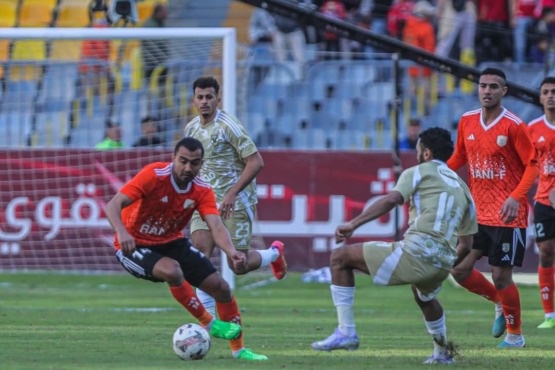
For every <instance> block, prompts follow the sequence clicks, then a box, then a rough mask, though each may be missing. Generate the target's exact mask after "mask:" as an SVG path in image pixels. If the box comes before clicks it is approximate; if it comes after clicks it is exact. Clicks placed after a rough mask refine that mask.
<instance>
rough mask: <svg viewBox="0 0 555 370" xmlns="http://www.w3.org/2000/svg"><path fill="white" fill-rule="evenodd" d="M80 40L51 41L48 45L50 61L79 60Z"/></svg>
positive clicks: (81, 42)
mask: <svg viewBox="0 0 555 370" xmlns="http://www.w3.org/2000/svg"><path fill="white" fill-rule="evenodd" d="M82 47H83V41H82V40H53V41H52V42H51V43H50V57H49V59H51V60H58V61H73V62H77V61H79V60H80V59H81V48H82Z"/></svg>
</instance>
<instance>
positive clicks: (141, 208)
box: [114, 162, 219, 249]
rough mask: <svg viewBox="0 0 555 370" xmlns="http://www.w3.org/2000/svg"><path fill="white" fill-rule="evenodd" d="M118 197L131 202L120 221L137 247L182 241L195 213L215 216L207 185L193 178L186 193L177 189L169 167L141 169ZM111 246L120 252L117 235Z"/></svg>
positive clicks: (214, 207)
mask: <svg viewBox="0 0 555 370" xmlns="http://www.w3.org/2000/svg"><path fill="white" fill-rule="evenodd" d="M120 193H122V194H125V195H126V196H128V197H129V198H131V200H132V201H133V203H131V204H130V205H129V206H127V207H125V208H124V209H123V210H122V212H121V219H122V221H123V224H124V225H125V228H126V229H127V231H128V232H129V234H131V236H133V238H135V242H136V243H137V245H144V246H149V245H157V244H165V243H169V242H171V241H172V240H175V239H178V238H182V237H183V236H184V235H183V229H184V228H185V226H187V224H188V223H189V221H190V220H191V217H192V215H193V212H194V211H195V210H198V211H199V213H200V214H201V216H204V215H208V214H214V215H219V212H218V208H217V206H216V197H215V196H214V192H213V191H212V188H211V187H210V185H208V184H207V183H205V182H204V181H202V180H201V179H200V178H199V177H196V178H195V179H194V180H193V181H192V182H191V183H189V186H188V187H187V189H184V190H182V189H179V188H178V187H177V185H176V184H175V181H174V179H173V177H172V164H171V163H164V162H158V163H152V164H150V165H147V166H145V167H144V168H143V169H142V170H141V171H140V172H139V173H138V174H137V175H136V176H135V177H134V178H133V179H131V181H129V182H128V183H127V184H125V185H124V186H123V188H121V190H120ZM114 246H115V247H116V249H119V248H120V246H119V242H118V240H117V235H116V238H115V241H114Z"/></svg>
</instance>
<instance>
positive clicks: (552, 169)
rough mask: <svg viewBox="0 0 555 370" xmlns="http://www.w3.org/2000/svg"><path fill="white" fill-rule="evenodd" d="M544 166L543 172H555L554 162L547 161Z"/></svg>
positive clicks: (547, 173)
mask: <svg viewBox="0 0 555 370" xmlns="http://www.w3.org/2000/svg"><path fill="white" fill-rule="evenodd" d="M542 167H543V173H544V174H546V175H551V174H552V173H555V165H554V164H552V163H546V164H544V165H543V166H542Z"/></svg>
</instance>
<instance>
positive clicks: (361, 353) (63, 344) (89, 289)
mask: <svg viewBox="0 0 555 370" xmlns="http://www.w3.org/2000/svg"><path fill="white" fill-rule="evenodd" d="M268 276H269V275H268V274H265V275H262V278H264V277H268ZM258 277H260V276H258ZM251 279H252V277H251ZM249 283H250V282H249V280H248V278H243V279H239V281H238V286H239V287H238V289H237V290H236V296H237V301H238V303H239V307H240V309H241V312H242V316H243V327H244V335H245V344H246V345H247V346H248V347H250V348H253V349H254V350H255V352H258V353H262V354H266V355H267V356H268V357H270V361H267V362H244V361H239V360H235V359H233V358H232V357H231V353H230V350H229V347H228V344H227V342H226V341H223V340H220V339H213V340H212V349H211V350H210V353H209V354H208V356H207V357H206V358H205V359H204V360H201V361H195V362H189V361H182V360H180V359H179V358H177V356H175V354H174V353H173V350H172V346H171V338H172V335H173V332H174V330H175V329H176V328H177V327H179V326H180V325H182V324H184V323H187V322H194V319H193V318H192V316H190V315H189V314H188V312H186V311H185V310H184V309H182V308H181V307H180V306H179V305H178V304H177V303H176V302H175V301H174V300H173V298H172V297H171V295H170V292H169V290H168V289H167V288H166V287H165V285H164V284H154V283H150V282H146V281H141V280H138V279H135V278H133V277H131V276H129V275H126V274H122V275H57V274H0V368H1V369H3V370H8V369H57V370H58V369H59V370H61V369H118V370H121V369H134V370H139V369H218V370H220V369H226V370H227V369H269V370H270V369H279V370H283V369H286V370H310V369H314V370H324V369H330V370H331V369H333V370H337V369H341V368H348V370H358V369H395V368H398V369H406V368H409V367H410V368H420V367H422V368H425V367H426V366H424V365H422V361H424V360H425V359H426V358H427V357H428V356H429V355H430V354H431V353H432V348H433V347H432V340H431V337H430V335H429V334H427V332H426V329H425V327H424V323H423V321H422V315H421V314H420V312H419V310H418V308H417V306H416V304H415V303H414V302H413V300H412V294H411V292H410V287H408V286H403V287H377V286H374V285H373V284H372V283H371V280H370V279H369V278H368V277H366V276H363V275H357V284H358V286H357V292H356V298H355V306H356V307H355V318H356V322H357V331H358V334H359V337H360V340H361V346H360V349H359V350H358V351H354V352H346V351H335V352H330V353H327V352H317V351H313V350H312V349H310V344H311V343H312V342H313V341H315V340H319V339H322V338H324V337H326V336H327V335H329V334H330V333H331V332H332V330H333V328H334V327H335V325H336V314H335V309H334V307H333V304H332V301H331V296H330V292H329V286H328V285H326V284H317V283H308V284H303V283H301V280H300V274H290V275H289V276H288V277H287V278H286V279H285V280H283V281H280V282H276V283H272V284H269V285H267V286H262V287H254V288H252V285H251V286H250V288H247V284H249ZM520 293H521V301H522V307H523V322H524V327H523V329H524V335H525V338H526V344H527V347H526V348H524V349H516V350H515V349H512V350H506V349H505V350H500V349H497V348H495V347H496V346H497V344H498V343H500V341H501V339H502V338H500V339H494V338H493V337H492V336H491V334H490V331H491V324H492V320H493V315H494V310H493V306H492V305H491V304H490V303H489V302H487V301H486V300H485V299H483V298H481V297H478V296H476V295H473V294H471V293H468V292H466V291H465V290H463V289H461V288H456V287H453V286H452V285H451V284H450V283H446V284H445V285H444V288H443V290H442V292H441V293H440V295H439V299H440V300H441V302H442V304H443V306H444V308H445V310H446V314H447V330H448V336H449V339H450V340H452V341H454V342H455V343H456V344H457V345H458V350H459V354H460V355H459V357H458V358H457V364H456V365H454V366H456V367H457V368H468V369H519V370H521V369H548V368H553V364H554V363H555V351H554V350H553V349H554V348H555V330H545V329H544V330H540V329H536V326H537V325H538V324H539V323H540V322H541V321H542V320H543V310H542V309H541V303H540V298H539V292H538V289H537V287H524V286H522V287H520Z"/></svg>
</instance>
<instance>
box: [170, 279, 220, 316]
mask: <svg viewBox="0 0 555 370" xmlns="http://www.w3.org/2000/svg"><path fill="white" fill-rule="evenodd" d="M170 291H171V293H172V295H173V297H174V298H175V300H176V301H178V302H179V303H180V304H181V305H182V306H183V307H185V309H186V310H187V311H189V312H190V313H191V315H193V316H194V317H196V319H197V320H198V321H199V322H200V323H201V324H202V325H204V326H207V325H209V324H210V323H211V322H212V319H213V318H214V317H213V316H212V315H211V314H210V313H209V312H208V311H206V309H205V308H204V306H203V305H202V303H201V302H200V300H199V299H198V297H197V296H196V295H195V291H194V290H193V288H192V287H191V285H189V283H188V282H186V281H184V282H183V284H181V285H179V286H170Z"/></svg>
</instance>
